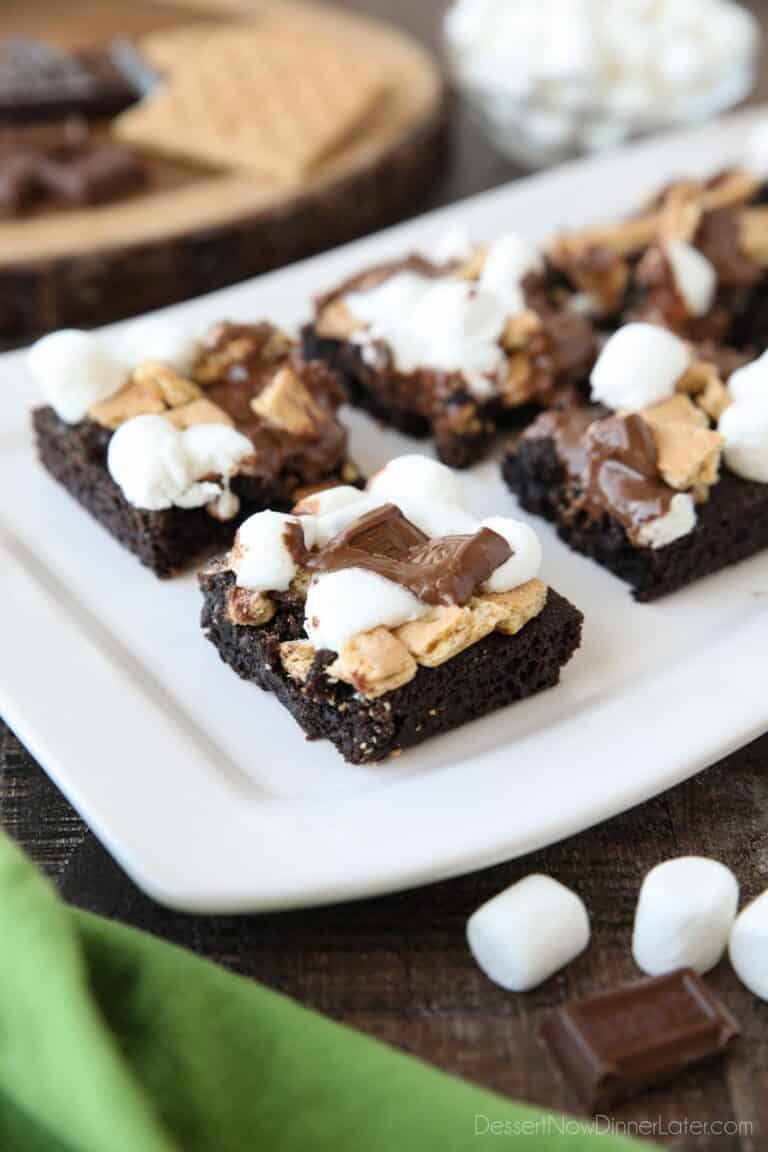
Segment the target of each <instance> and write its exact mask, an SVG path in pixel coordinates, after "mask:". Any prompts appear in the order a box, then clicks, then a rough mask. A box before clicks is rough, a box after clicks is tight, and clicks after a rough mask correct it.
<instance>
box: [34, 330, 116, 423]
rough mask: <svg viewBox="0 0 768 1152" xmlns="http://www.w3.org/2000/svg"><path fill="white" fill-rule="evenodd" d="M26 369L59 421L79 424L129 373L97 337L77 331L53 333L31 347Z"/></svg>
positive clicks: (114, 390) (113, 391)
mask: <svg viewBox="0 0 768 1152" xmlns="http://www.w3.org/2000/svg"><path fill="white" fill-rule="evenodd" d="M27 367H28V368H29V371H30V372H31V374H32V376H33V377H34V379H35V381H36V382H37V384H38V385H39V386H40V389H41V391H42V393H43V396H44V397H45V399H46V400H47V401H48V403H49V404H50V405H51V407H52V408H53V410H54V412H55V413H56V415H57V416H58V417H59V419H60V420H64V421H65V423H67V424H77V423H79V422H80V421H81V420H84V419H85V417H86V415H87V414H88V410H89V408H91V407H93V405H94V404H97V403H98V402H99V400H105V399H106V398H107V396H111V395H113V393H115V392H117V391H118V389H119V388H121V387H122V385H123V384H124V383H125V380H126V378H127V375H128V371H127V369H126V367H125V365H124V364H123V363H122V362H121V361H120V360H119V359H117V358H116V357H114V356H112V355H111V354H110V353H109V352H108V351H107V349H106V348H105V347H104V345H103V343H102V341H101V340H100V339H99V337H98V336H94V335H93V333H91V332H81V331H80V330H79V329H77V328H62V329H60V330H59V331H58V332H50V333H49V334H48V335H47V336H43V337H42V338H41V339H40V340H38V341H37V342H36V343H35V344H33V345H32V347H31V348H30V350H29V352H28V353H27Z"/></svg>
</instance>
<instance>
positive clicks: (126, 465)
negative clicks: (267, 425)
mask: <svg viewBox="0 0 768 1152" xmlns="http://www.w3.org/2000/svg"><path fill="white" fill-rule="evenodd" d="M252 455H253V444H252V443H251V441H250V440H249V439H248V438H247V437H246V436H243V435H241V433H240V432H236V431H235V429H234V428H230V427H229V426H228V425H224V424H198V425H194V426H193V427H192V428H186V429H183V430H180V429H178V428H175V427H174V426H173V425H172V424H171V423H170V422H169V421H168V420H166V419H164V417H162V416H154V415H150V416H134V417H132V419H130V420H126V421H125V423H124V424H121V425H120V427H119V428H118V429H117V431H116V432H114V433H113V435H112V437H111V439H110V441H109V446H108V448H107V468H108V470H109V473H110V475H111V476H112V479H113V480H114V481H115V483H116V484H118V486H119V487H120V489H121V491H122V493H123V495H124V496H125V498H126V500H127V501H128V502H129V503H130V504H133V505H134V506H135V507H137V508H146V509H148V510H150V511H160V510H161V509H163V508H171V507H173V506H176V507H178V508H200V507H202V506H203V505H206V504H214V505H215V504H216V503H217V502H218V501H220V500H221V499H222V497H224V496H225V494H226V493H227V492H228V481H229V479H230V477H231V476H233V475H234V474H235V473H236V472H237V470H238V466H239V465H240V464H241V463H242V462H243V461H244V460H245V459H246V458H247V457H248V456H252ZM212 475H213V476H216V477H221V479H220V481H219V480H217V481H213V480H211V479H209V477H210V476H212ZM216 511H217V514H218V515H219V516H220V517H222V518H227V514H228V515H229V516H230V517H231V516H233V515H234V514H235V512H236V511H237V505H236V504H233V502H232V500H231V499H228V498H225V499H224V500H223V503H222V504H219V506H218V508H217V510H216Z"/></svg>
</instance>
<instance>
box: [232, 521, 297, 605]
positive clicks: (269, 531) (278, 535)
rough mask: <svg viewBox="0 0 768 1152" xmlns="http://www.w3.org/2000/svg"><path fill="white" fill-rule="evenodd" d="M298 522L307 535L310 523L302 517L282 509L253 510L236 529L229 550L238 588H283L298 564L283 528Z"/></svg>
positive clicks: (275, 590)
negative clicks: (287, 513) (275, 510)
mask: <svg viewBox="0 0 768 1152" xmlns="http://www.w3.org/2000/svg"><path fill="white" fill-rule="evenodd" d="M290 524H298V525H300V526H301V528H302V530H303V531H304V533H305V544H307V543H308V541H307V539H306V534H307V528H308V527H309V535H310V539H311V526H308V525H307V524H306V523H305V518H304V517H300V516H289V515H285V514H284V513H282V512H270V511H266V512H256V513H255V514H254V515H253V516H249V517H248V519H247V520H244V521H243V523H242V524H241V525H240V527H239V528H238V530H237V536H236V537H235V547H234V548H233V549H232V553H231V563H232V569H233V571H234V572H235V575H236V577H237V585H238V587H239V588H247V589H248V590H249V591H251V592H285V591H286V590H287V589H288V587H289V585H290V583H291V581H292V580H293V578H294V576H295V575H296V572H297V571H298V566H297V564H296V561H295V559H294V557H293V553H292V552H291V550H290V549H289V547H288V537H287V534H286V528H287V527H288V525H290Z"/></svg>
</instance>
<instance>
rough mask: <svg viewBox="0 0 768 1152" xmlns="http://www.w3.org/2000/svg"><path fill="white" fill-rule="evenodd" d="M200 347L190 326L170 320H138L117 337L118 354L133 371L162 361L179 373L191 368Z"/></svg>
mask: <svg viewBox="0 0 768 1152" xmlns="http://www.w3.org/2000/svg"><path fill="white" fill-rule="evenodd" d="M198 347H199V341H198V339H197V337H196V336H194V335H193V333H192V329H191V328H190V327H189V325H188V324H186V323H183V322H182V321H181V320H172V319H170V317H161V316H149V317H147V318H146V319H144V320H135V321H133V322H132V323H130V324H129V325H128V326H127V327H126V328H125V329H123V331H122V332H121V333H120V334H119V335H118V336H117V339H116V341H115V355H116V357H117V358H118V359H120V360H122V361H123V363H124V364H126V365H127V366H128V370H129V371H130V370H131V369H132V368H134V367H135V366H136V365H137V364H140V363H142V362H143V361H147V360H162V361H164V362H165V363H166V364H171V365H172V366H173V367H174V368H175V369H176V370H177V371H179V372H184V371H186V370H188V369H189V368H191V366H192V363H193V361H194V359H195V355H196V353H197V350H198Z"/></svg>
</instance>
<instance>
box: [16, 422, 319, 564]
mask: <svg viewBox="0 0 768 1152" xmlns="http://www.w3.org/2000/svg"><path fill="white" fill-rule="evenodd" d="M32 420H33V425H34V429H35V436H36V440H37V451H38V455H39V457H40V460H41V462H42V463H43V465H44V466H45V468H46V469H47V470H48V472H50V474H51V475H52V476H53V477H54V479H55V480H58V482H59V484H61V485H62V486H63V487H64V488H66V490H67V491H68V492H69V493H70V495H71V496H74V498H75V500H77V502H78V504H80V505H81V506H82V507H83V508H85V509H86V510H87V511H88V512H90V514H91V515H92V516H93V517H94V519H96V520H98V522H99V523H100V524H101V525H102V527H104V528H106V529H107V531H108V532H110V533H111V534H112V535H113V536H114V537H115V538H116V539H117V540H118V541H119V542H120V543H121V544H122V545H123V547H124V548H127V549H129V551H131V552H133V553H134V555H135V556H137V557H138V558H139V560H140V561H141V563H142V564H145V565H146V566H147V567H148V568H151V569H152V571H153V572H154V573H155V574H156V575H157V576H162V577H165V576H172V575H173V574H174V573H176V572H178V571H179V570H181V569H183V568H185V567H187V566H188V565H189V564H191V563H192V561H194V560H196V559H199V558H200V557H202V556H204V555H205V554H206V553H209V552H211V551H214V550H216V549H219V548H221V547H222V546H224V545H226V544H229V543H230V542H231V540H232V537H233V535H234V532H235V528H236V527H237V525H238V523H239V522H241V521H242V520H244V519H245V517H246V516H250V515H251V514H252V513H253V512H259V511H261V510H262V509H263V508H276V509H289V508H290V507H291V506H292V504H293V503H294V495H293V494H294V492H295V490H296V489H297V488H298V487H300V485H301V484H302V480H301V478H300V477H299V476H297V475H295V474H294V473H289V472H287V471H284V472H282V473H281V474H280V475H278V476H276V477H275V478H274V479H266V478H262V477H250V476H248V477H246V476H238V477H236V478H235V479H234V480H233V482H232V490H233V492H235V493H236V494H237V495H238V496H239V497H240V513H239V515H238V516H237V517H236V518H234V519H232V520H225V521H220V520H216V519H215V518H214V517H213V516H211V515H210V513H208V512H207V511H206V510H205V508H168V509H163V510H162V511H159V512H150V511H148V510H147V509H144V508H135V507H134V506H133V504H129V502H128V501H127V500H126V499H125V497H124V496H123V494H122V492H121V491H120V488H119V487H118V485H117V484H116V483H115V481H114V480H113V479H112V477H111V476H110V474H109V472H108V470H107V463H106V461H107V445H108V443H109V439H110V437H111V435H112V433H111V432H110V431H109V430H108V429H106V428H102V427H101V426H100V425H99V424H95V423H93V422H92V421H90V420H84V421H82V423H80V424H66V423H64V421H63V420H60V419H59V418H58V416H57V415H56V413H55V412H54V410H53V409H52V408H38V409H36V410H35V411H34V412H33V414H32ZM328 481H329V483H336V484H338V483H342V478H341V474H340V472H334V473H332V474H330V475H329V476H328Z"/></svg>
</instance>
